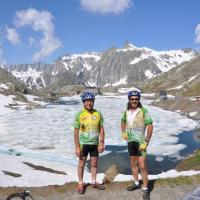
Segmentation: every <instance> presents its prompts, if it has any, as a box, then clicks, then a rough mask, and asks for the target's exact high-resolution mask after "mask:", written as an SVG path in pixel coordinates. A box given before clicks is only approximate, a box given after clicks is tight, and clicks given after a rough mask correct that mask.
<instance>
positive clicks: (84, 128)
mask: <svg viewBox="0 0 200 200" xmlns="http://www.w3.org/2000/svg"><path fill="white" fill-rule="evenodd" d="M85 130H86V127H85V124H81V131H82V132H85Z"/></svg>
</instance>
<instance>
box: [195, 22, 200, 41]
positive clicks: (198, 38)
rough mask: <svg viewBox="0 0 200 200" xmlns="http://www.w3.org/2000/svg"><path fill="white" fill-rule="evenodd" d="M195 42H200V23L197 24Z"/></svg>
mask: <svg viewBox="0 0 200 200" xmlns="http://www.w3.org/2000/svg"><path fill="white" fill-rule="evenodd" d="M195 36H196V38H195V42H196V43H198V44H200V24H198V25H197V27H196V29H195Z"/></svg>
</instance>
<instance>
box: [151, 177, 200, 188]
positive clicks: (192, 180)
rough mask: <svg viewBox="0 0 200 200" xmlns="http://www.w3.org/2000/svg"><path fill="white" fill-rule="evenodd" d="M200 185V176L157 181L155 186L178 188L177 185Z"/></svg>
mask: <svg viewBox="0 0 200 200" xmlns="http://www.w3.org/2000/svg"><path fill="white" fill-rule="evenodd" d="M193 184H200V175H194V176H180V177H176V178H167V179H158V180H155V186H176V185H193Z"/></svg>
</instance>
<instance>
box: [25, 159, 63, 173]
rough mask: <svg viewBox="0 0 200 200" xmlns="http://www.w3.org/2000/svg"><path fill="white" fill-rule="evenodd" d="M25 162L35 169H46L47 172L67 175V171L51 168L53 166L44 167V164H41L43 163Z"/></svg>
mask: <svg viewBox="0 0 200 200" xmlns="http://www.w3.org/2000/svg"><path fill="white" fill-rule="evenodd" d="M23 163H24V164H25V165H27V166H29V167H31V168H33V169H35V170H40V171H45V172H49V173H54V174H62V175H67V173H65V172H63V171H58V170H55V169H51V168H48V167H44V166H41V165H34V164H32V163H29V162H23Z"/></svg>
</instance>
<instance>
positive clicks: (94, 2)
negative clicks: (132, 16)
mask: <svg viewBox="0 0 200 200" xmlns="http://www.w3.org/2000/svg"><path fill="white" fill-rule="evenodd" d="M80 3H81V6H82V8H83V9H84V10H87V11H90V12H97V13H103V14H104V13H105V14H107V13H114V14H119V13H122V12H124V11H125V10H127V9H128V8H130V7H131V5H132V1H131V0H80Z"/></svg>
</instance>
